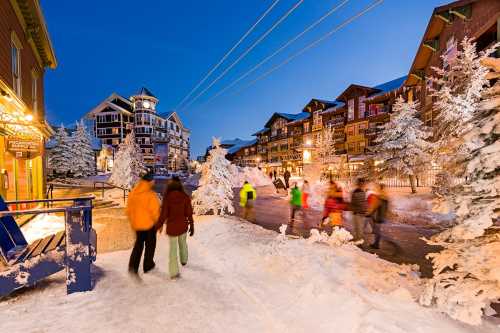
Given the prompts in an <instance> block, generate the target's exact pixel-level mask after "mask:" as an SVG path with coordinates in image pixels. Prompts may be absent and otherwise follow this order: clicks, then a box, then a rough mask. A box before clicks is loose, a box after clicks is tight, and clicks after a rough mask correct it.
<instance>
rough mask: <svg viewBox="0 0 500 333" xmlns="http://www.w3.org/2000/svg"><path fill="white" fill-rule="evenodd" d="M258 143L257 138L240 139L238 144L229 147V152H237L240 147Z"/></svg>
mask: <svg viewBox="0 0 500 333" xmlns="http://www.w3.org/2000/svg"><path fill="white" fill-rule="evenodd" d="M256 143H257V139H252V140H240V142H239V144H236V145H234V146H232V147H230V148H228V149H227V152H228V154H235V153H236V152H238V151H239V150H240V149H243V148H246V147H250V146H251V145H254V144H256Z"/></svg>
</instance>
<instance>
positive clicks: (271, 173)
mask: <svg viewBox="0 0 500 333" xmlns="http://www.w3.org/2000/svg"><path fill="white" fill-rule="evenodd" d="M269 178H271V180H272V179H273V172H272V171H270V172H269Z"/></svg>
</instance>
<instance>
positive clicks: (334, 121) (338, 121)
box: [326, 117, 345, 127]
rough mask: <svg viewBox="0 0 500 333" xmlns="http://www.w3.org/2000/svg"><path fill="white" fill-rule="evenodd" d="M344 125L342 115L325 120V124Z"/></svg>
mask: <svg viewBox="0 0 500 333" xmlns="http://www.w3.org/2000/svg"><path fill="white" fill-rule="evenodd" d="M344 125H345V119H344V117H337V118H333V119H331V120H329V121H327V122H326V126H333V127H337V126H344Z"/></svg>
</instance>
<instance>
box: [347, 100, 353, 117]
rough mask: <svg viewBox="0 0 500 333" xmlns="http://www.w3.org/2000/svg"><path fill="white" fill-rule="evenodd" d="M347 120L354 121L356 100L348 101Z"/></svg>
mask: <svg viewBox="0 0 500 333" xmlns="http://www.w3.org/2000/svg"><path fill="white" fill-rule="evenodd" d="M347 120H348V121H350V120H354V99H350V100H348V101H347Z"/></svg>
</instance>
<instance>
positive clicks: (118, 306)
mask: <svg viewBox="0 0 500 333" xmlns="http://www.w3.org/2000/svg"><path fill="white" fill-rule="evenodd" d="M196 225H197V233H196V235H195V237H193V238H189V239H188V244H189V262H188V265H187V266H185V267H182V272H181V274H182V277H181V279H180V280H177V281H170V280H169V278H168V264H167V263H168V240H167V239H166V238H165V236H163V235H162V236H159V239H158V243H157V251H156V258H155V260H156V263H157V268H156V269H155V271H153V272H151V273H149V274H145V275H144V274H143V275H141V276H142V281H143V283H139V284H138V283H137V282H135V281H134V280H133V279H131V278H130V277H129V276H128V274H127V270H126V267H127V263H128V259H129V254H130V252H129V251H123V252H114V253H109V254H104V255H100V256H98V258H97V266H98V268H99V271H100V274H99V275H98V280H97V284H96V287H95V289H94V290H93V291H91V292H87V293H80V294H72V295H70V296H66V289H65V282H66V281H65V280H66V278H65V272H61V273H59V274H58V275H56V276H54V277H51V278H49V279H47V280H46V283H44V284H41V285H40V286H38V287H37V288H34V289H30V290H27V291H26V292H21V293H18V294H17V296H16V297H15V298H12V299H10V300H9V301H7V302H2V303H0V322H2V329H3V330H5V332H33V331H36V330H37V329H39V328H40V327H42V328H43V330H44V331H46V332H64V331H69V330H71V331H75V332H164V331H165V329H166V328H168V330H169V331H172V332H201V333H204V332H219V331H226V332H290V333H294V332H307V331H308V332H312V331H314V332H364V333H368V332H377V333H382V332H384V333H385V332H395V333H403V332H404V333H414V332H415V333H417V332H418V333H420V332H426V333H441V332H446V333H466V332H471V331H473V332H476V333H493V332H498V327H496V326H494V325H493V324H491V323H486V324H483V325H482V326H481V327H477V328H475V329H474V330H471V327H469V326H466V325H464V324H461V323H458V322H456V321H454V320H452V319H450V318H447V317H443V316H442V315H441V314H440V313H438V312H436V311H435V310H433V309H432V308H424V307H421V306H419V305H418V304H417V303H416V302H415V301H414V299H416V297H418V295H419V293H420V291H421V286H420V280H419V278H418V276H417V274H416V273H415V272H414V271H413V270H412V267H408V266H399V265H395V264H392V263H388V262H386V261H384V260H381V259H378V258H377V257H376V256H374V255H372V254H369V253H365V252H362V251H361V250H359V249H358V248H357V247H355V246H352V245H345V246H341V247H335V248H333V247H330V246H324V245H322V244H309V243H308V242H307V240H304V239H298V240H286V241H283V242H281V245H280V246H279V248H278V249H277V251H275V252H274V253H271V252H269V249H270V247H271V246H272V244H275V243H276V240H275V239H276V234H275V233H274V232H272V231H269V230H265V229H262V228H260V227H258V226H255V225H252V224H248V223H245V222H240V221H238V220H236V219H226V218H221V217H216V216H204V217H197V218H196ZM35 308H36V309H37V310H36V311H26V309H35ZM82 309H85V311H82ZM75 318H78V320H75Z"/></svg>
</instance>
